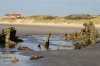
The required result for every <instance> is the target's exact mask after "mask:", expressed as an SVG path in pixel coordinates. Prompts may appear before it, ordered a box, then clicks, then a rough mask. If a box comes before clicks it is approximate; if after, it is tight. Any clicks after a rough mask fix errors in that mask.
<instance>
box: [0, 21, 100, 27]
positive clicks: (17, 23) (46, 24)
mask: <svg viewBox="0 0 100 66" xmlns="http://www.w3.org/2000/svg"><path fill="white" fill-rule="evenodd" d="M0 24H11V25H40V26H69V27H83V25H82V24H74V23H70V24H68V23H53V22H51V23H42V22H41V23H31V22H29V23H19V22H12V23H10V22H3V23H1V22H0ZM95 26H96V27H100V24H95Z"/></svg>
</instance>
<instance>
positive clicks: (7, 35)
mask: <svg viewBox="0 0 100 66" xmlns="http://www.w3.org/2000/svg"><path fill="white" fill-rule="evenodd" d="M22 41H23V40H22V39H19V38H18V37H17V36H16V29H15V28H14V27H10V28H5V29H3V30H2V33H1V34H0V47H1V48H12V47H14V46H15V45H16V43H17V42H22Z"/></svg>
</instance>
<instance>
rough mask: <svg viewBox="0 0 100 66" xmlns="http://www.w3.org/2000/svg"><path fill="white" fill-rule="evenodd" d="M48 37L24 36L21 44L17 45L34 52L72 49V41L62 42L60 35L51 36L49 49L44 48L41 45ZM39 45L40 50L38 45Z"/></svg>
mask: <svg viewBox="0 0 100 66" xmlns="http://www.w3.org/2000/svg"><path fill="white" fill-rule="evenodd" d="M47 36H48V35H31V36H25V37H23V38H22V39H23V40H24V42H23V43H19V44H20V45H21V46H25V47H29V48H30V49H32V50H35V51H46V50H71V49H73V45H72V43H73V41H72V40H67V41H66V40H62V39H61V35H52V36H51V37H50V45H49V47H48V48H47V47H45V46H44V45H43V44H44V42H45V40H46V39H47ZM39 44H41V46H40V48H39V47H38V45H39Z"/></svg>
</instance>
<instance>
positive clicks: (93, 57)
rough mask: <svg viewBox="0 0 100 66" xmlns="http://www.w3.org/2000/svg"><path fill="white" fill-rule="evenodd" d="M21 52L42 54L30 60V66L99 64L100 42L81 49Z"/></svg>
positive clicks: (98, 65) (86, 65) (27, 54)
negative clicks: (36, 58) (39, 57)
mask: <svg viewBox="0 0 100 66" xmlns="http://www.w3.org/2000/svg"><path fill="white" fill-rule="evenodd" d="M21 54H22V55H26V56H30V55H32V54H38V55H43V56H44V58H41V59H39V60H33V61H31V62H32V63H30V64H29V65H30V66H100V43H98V44H96V45H93V46H91V47H88V48H84V49H81V50H70V51H68V50H67V51H66V50H60V51H41V52H40V51H39V52H36V51H28V52H23V53H21Z"/></svg>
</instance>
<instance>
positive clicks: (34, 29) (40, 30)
mask: <svg viewBox="0 0 100 66" xmlns="http://www.w3.org/2000/svg"><path fill="white" fill-rule="evenodd" d="M6 27H15V28H16V30H17V35H18V36H25V35H34V34H49V33H52V34H65V33H73V32H79V31H80V30H81V29H82V27H78V26H76V27H75V26H46V25H17V24H16V25H12V24H8V25H7V24H0V32H1V30H2V29H3V28H6ZM97 30H98V32H99V33H100V28H99V27H97Z"/></svg>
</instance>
